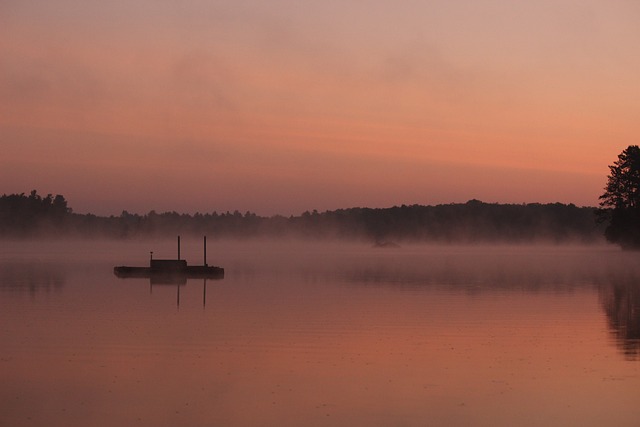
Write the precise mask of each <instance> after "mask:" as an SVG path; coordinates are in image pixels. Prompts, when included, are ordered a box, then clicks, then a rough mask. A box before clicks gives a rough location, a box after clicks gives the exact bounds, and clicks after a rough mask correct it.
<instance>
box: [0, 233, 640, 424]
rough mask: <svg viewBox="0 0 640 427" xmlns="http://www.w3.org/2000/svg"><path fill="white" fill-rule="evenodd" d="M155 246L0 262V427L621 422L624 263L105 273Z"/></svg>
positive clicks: (639, 327) (505, 249)
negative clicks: (154, 279) (170, 277)
mask: <svg viewBox="0 0 640 427" xmlns="http://www.w3.org/2000/svg"><path fill="white" fill-rule="evenodd" d="M190 244H192V247H190ZM173 246H174V243H173V242H170V241H153V242H73V243H69V242H66V243H60V242H39V243H38V244H34V243H16V242H7V244H5V245H3V246H2V249H1V250H0V342H2V347H1V349H0V376H1V378H2V387H1V388H0V402H1V403H0V425H7V426H43V425H47V426H69V425H92V426H114V425H127V426H129V425H130V426H301V425H304V426H352V425H367V426H422V425H474V426H496V425H504V426H507V425H520V426H526V425H531V426H540V425H545V426H549V425H558V426H566V425H580V426H601V425H617V426H632V425H637V420H638V419H640V406H638V404H637V402H638V398H639V397H640V360H639V359H640V358H639V354H640V344H639V338H640V290H639V288H638V285H639V282H638V280H639V279H640V267H638V262H637V260H638V254H637V253H623V252H621V251H619V250H617V249H616V248H614V247H608V246H594V247H564V246H560V247H554V246H539V247H528V246H519V247H518V246H516V247H512V246H496V247H476V246H467V247H456V246H441V247H434V246H431V247H429V246H406V247H402V248H384V249H382V248H378V249H375V248H370V247H368V246H367V245H363V244H328V243H323V244H320V243H305V244H301V243H297V242H281V243H277V244H276V243H269V242H254V241H247V242H211V241H210V244H209V251H208V254H209V263H210V264H216V265H222V266H224V267H225V269H226V277H225V278H224V280H220V281H218V280H215V281H214V280H209V281H206V282H205V281H204V280H202V279H197V280H191V279H189V280H187V281H186V283H181V284H151V283H150V281H149V280H148V279H128V280H123V279H118V278H117V277H115V276H114V275H113V273H112V268H113V266H114V265H121V264H130V265H131V264H133V265H143V264H145V263H146V262H148V257H149V251H150V250H153V251H154V256H158V257H170V256H174V254H173V252H174V248H173ZM183 256H184V257H185V258H186V259H187V260H188V261H189V262H190V263H200V262H202V260H201V256H202V255H201V254H200V247H199V244H198V242H185V239H183Z"/></svg>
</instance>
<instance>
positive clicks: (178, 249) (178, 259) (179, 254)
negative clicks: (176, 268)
mask: <svg viewBox="0 0 640 427" xmlns="http://www.w3.org/2000/svg"><path fill="white" fill-rule="evenodd" d="M179 259H180V236H178V260H179Z"/></svg>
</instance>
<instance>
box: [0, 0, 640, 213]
mask: <svg viewBox="0 0 640 427" xmlns="http://www.w3.org/2000/svg"><path fill="white" fill-rule="evenodd" d="M638 41H640V2H637V1H635V0H629V1H623V0H607V1H604V0H600V1H595V0H537V1H524V0H523V1H518V0H469V1H465V0H458V1H455V0H431V1H429V0H396V1H387V0H367V1H361V0H350V1H345V0H340V1H335V0H324V1H322V2H316V1H313V2H312V1H304V0H297V1H294V0H270V1H264V0H233V1H230V0H229V1H227V0H219V1H216V0H181V1H176V0H138V1H135V0H111V1H93V0H83V1H80V0H55V1H52V0H0V194H11V193H21V192H25V193H28V192H29V191H31V190H32V189H36V190H38V192H39V193H41V194H47V193H52V194H62V195H64V196H65V198H66V199H67V200H68V202H69V205H70V206H71V207H73V209H74V211H76V212H80V213H87V212H91V213H94V214H99V215H111V214H114V215H118V214H120V212H121V211H123V210H127V211H129V212H136V213H146V212H149V211H150V210H156V211H157V212H165V211H177V212H184V213H195V212H202V213H204V212H213V211H217V212H224V211H234V210H239V211H241V212H245V211H251V212H254V213H257V214H260V215H275V214H282V215H291V214H293V215H297V214H300V213H302V212H304V211H306V210H313V209H317V210H318V211H325V210H333V209H338V208H348V207H356V206H368V207H390V206H394V205H401V204H407V205H411V204H425V205H427V204H440V203H459V202H466V201H467V200H470V199H479V200H482V201H485V202H490V203H533V202H540V203H551V202H561V203H574V204H576V205H578V206H595V205H597V203H598V196H599V195H600V194H602V192H603V188H604V185H605V183H606V177H607V174H608V165H610V164H611V163H612V162H613V161H615V160H616V158H617V155H618V154H619V153H620V152H621V151H622V150H623V149H624V148H626V147H627V146H628V145H631V144H638V135H640V120H638V113H639V112H640V80H639V79H638V76H640V55H639V54H638Z"/></svg>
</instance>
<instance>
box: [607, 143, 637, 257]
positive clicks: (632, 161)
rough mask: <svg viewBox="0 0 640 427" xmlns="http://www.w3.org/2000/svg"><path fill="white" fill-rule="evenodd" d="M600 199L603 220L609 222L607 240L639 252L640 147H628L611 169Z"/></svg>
mask: <svg viewBox="0 0 640 427" xmlns="http://www.w3.org/2000/svg"><path fill="white" fill-rule="evenodd" d="M609 171H610V173H609V176H608V177H607V185H606V187H605V192H604V194H602V196H600V209H599V210H598V215H599V217H600V220H606V221H609V225H608V226H607V228H606V230H605V237H606V238H607V240H609V241H610V242H612V243H617V244H619V245H620V246H622V247H623V248H625V249H640V148H639V147H638V146H637V145H630V146H629V147H627V148H625V149H624V150H623V151H622V153H620V155H618V160H616V161H615V162H614V163H613V165H611V166H609Z"/></svg>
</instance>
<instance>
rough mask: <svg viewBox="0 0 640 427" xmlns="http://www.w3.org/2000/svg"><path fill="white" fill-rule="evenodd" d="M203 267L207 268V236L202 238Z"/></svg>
mask: <svg viewBox="0 0 640 427" xmlns="http://www.w3.org/2000/svg"><path fill="white" fill-rule="evenodd" d="M204 266H205V267H206V266H207V236H204Z"/></svg>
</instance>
